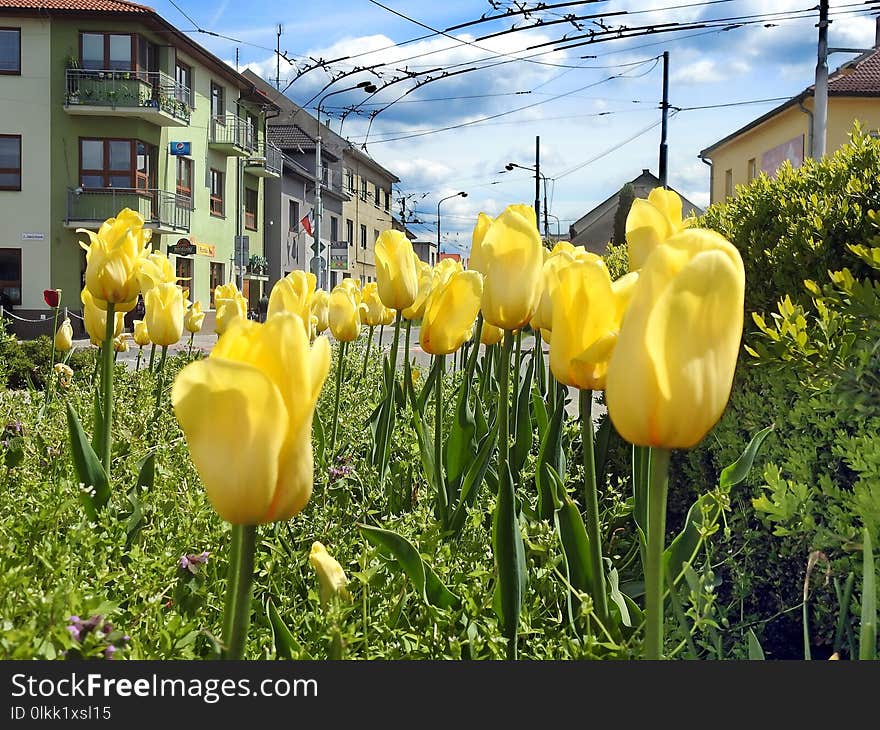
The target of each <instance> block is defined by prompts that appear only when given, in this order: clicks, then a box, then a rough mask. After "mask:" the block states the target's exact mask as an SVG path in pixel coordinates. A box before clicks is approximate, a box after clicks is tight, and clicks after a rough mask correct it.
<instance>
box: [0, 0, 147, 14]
mask: <svg viewBox="0 0 880 730" xmlns="http://www.w3.org/2000/svg"><path fill="white" fill-rule="evenodd" d="M0 8H3V9H7V10H44V11H52V10H60V11H67V12H78V11H79V12H89V11H92V12H94V11H105V12H116V13H154V12H156V11H155V10H153V9H152V8H148V7H147V6H146V5H138V4H137V3H130V2H125V1H124V0H39V1H37V0H33V1H32V2H28V1H27V0H0Z"/></svg>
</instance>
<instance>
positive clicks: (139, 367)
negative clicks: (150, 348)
mask: <svg viewBox="0 0 880 730" xmlns="http://www.w3.org/2000/svg"><path fill="white" fill-rule="evenodd" d="M143 354H144V346H143V345H141V346H140V347H138V357H137V364H136V365H135V368H134V371H135V372H138V371H139V370H140V369H141V355H143Z"/></svg>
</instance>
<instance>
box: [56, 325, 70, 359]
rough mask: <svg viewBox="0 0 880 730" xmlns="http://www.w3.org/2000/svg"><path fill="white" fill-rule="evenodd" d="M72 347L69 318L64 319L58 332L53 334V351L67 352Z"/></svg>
mask: <svg viewBox="0 0 880 730" xmlns="http://www.w3.org/2000/svg"><path fill="white" fill-rule="evenodd" d="M72 347H73V325H71V324H70V318H69V317H65V318H64V321H63V322H62V323H61V326H60V327H59V328H58V331H57V332H56V333H55V349H56V350H58V352H67V351H68V350H70V349H71V348H72Z"/></svg>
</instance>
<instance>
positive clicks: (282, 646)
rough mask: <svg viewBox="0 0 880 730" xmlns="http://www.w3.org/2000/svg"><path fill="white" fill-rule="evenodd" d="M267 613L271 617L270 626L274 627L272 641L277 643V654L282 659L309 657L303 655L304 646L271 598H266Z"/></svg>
mask: <svg viewBox="0 0 880 730" xmlns="http://www.w3.org/2000/svg"><path fill="white" fill-rule="evenodd" d="M266 615H267V616H268V618H269V626H271V627H272V641H273V643H274V644H275V656H278V657H281V658H282V659H294V658H297V659H308V657H307V656H303V648H302V646H301V645H300V643H299V642H298V641H297V640H296V639H295V638H294V636H293V634H292V633H291V631H290V629H289V628H287V624H285V623H284V621H283V619H282V618H281V614H280V613H278V609H277V608H275V604H274V603H273V602H272V599H271V598H267V599H266Z"/></svg>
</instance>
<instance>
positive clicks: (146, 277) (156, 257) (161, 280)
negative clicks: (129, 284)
mask: <svg viewBox="0 0 880 730" xmlns="http://www.w3.org/2000/svg"><path fill="white" fill-rule="evenodd" d="M176 282H177V272H175V271H174V267H173V266H172V265H171V261H170V259H169V258H168V257H167V256H166V255H165V254H164V253H162V252H160V251H153V252H152V253H151V254H150V255H149V256H147V257H146V258H144V260H143V261H141V265H140V269H138V284H139V285H140V288H141V292H142V293H143V294H146V293H147V292H148V291H149V290H150V289H152V288H153V287H154V286H156V285H157V284H174V283H176Z"/></svg>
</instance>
